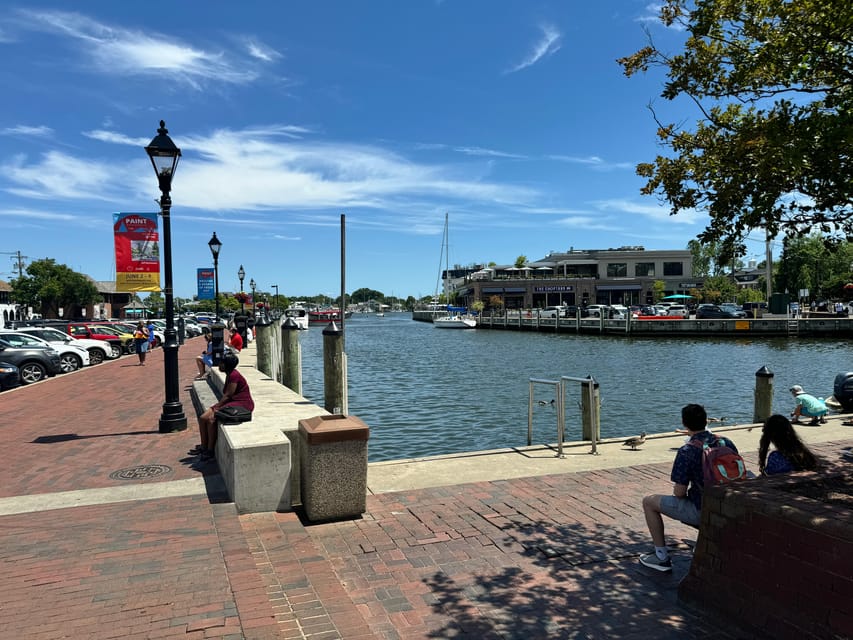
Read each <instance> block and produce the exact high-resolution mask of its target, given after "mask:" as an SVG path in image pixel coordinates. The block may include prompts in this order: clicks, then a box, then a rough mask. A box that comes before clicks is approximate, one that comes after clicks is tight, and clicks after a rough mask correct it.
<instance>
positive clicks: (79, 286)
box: [11, 258, 100, 318]
mask: <svg viewBox="0 0 853 640" xmlns="http://www.w3.org/2000/svg"><path fill="white" fill-rule="evenodd" d="M11 285H12V297H13V299H14V300H16V301H17V302H19V303H20V304H23V305H26V306H32V307H33V308H35V309H39V311H40V313H41V314H42V315H43V316H44V317H45V318H54V317H59V310H60V309H62V310H63V314H64V315H66V316H71V315H72V314H73V313H74V310H75V308H76V307H85V306H86V305H88V304H91V303H93V302H97V301H98V300H100V296H99V295H98V288H97V287H96V286H95V283H94V282H92V281H91V280H89V279H88V278H87V277H86V276H84V275H82V274H80V273H77V272H76V271H72V270H71V268H69V267H67V266H66V265H64V264H57V263H56V260H54V259H52V258H45V259H43V260H33V261H32V262H31V263H30V264H29V266H28V267H27V275H25V276H22V277H20V278H15V279H14V280H12V282H11Z"/></svg>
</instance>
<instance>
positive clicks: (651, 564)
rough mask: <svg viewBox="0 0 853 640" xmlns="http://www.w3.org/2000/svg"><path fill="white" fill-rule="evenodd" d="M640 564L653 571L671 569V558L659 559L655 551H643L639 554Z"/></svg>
mask: <svg viewBox="0 0 853 640" xmlns="http://www.w3.org/2000/svg"><path fill="white" fill-rule="evenodd" d="M640 564H641V565H643V566H644V567H648V568H649V569H654V570H655V571H672V560H671V559H670V558H667V559H666V560H661V559H660V558H658V556H657V554H656V553H644V554H643V555H641V556H640Z"/></svg>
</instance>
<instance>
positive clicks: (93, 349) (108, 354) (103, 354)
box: [15, 327, 121, 364]
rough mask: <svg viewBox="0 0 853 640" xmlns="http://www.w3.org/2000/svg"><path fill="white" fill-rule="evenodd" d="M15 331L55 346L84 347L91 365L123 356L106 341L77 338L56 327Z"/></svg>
mask: <svg viewBox="0 0 853 640" xmlns="http://www.w3.org/2000/svg"><path fill="white" fill-rule="evenodd" d="M15 331H17V332H18V333H27V334H30V335H33V336H35V337H36V338H41V339H42V340H46V341H47V342H49V343H50V344H52V345H54V346H61V345H63V344H68V345H72V346H75V347H83V348H84V349H85V350H86V351H88V352H89V363H90V364H101V363H102V362H103V361H104V360H112V359H114V358H118V357H119V356H120V355H121V351H118V350H116V351H114V350H113V348H112V345H110V343H109V342H106V341H105V340H91V339H89V338H75V337H74V336H69V335H68V334H67V333H65V332H64V331H61V330H59V329H56V328H54V327H20V328H19V329H15Z"/></svg>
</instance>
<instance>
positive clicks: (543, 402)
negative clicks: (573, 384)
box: [539, 398, 556, 407]
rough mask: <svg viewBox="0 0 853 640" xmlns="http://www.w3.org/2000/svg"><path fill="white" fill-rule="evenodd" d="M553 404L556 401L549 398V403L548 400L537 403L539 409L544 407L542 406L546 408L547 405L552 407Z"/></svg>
mask: <svg viewBox="0 0 853 640" xmlns="http://www.w3.org/2000/svg"><path fill="white" fill-rule="evenodd" d="M554 402H556V400H554V399H553V398H551V401H550V402H549V401H548V400H540V401H539V406H540V407H544V406H547V405H549V404H550V405H552V406H553V404H554Z"/></svg>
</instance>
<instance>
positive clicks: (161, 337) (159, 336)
mask: <svg viewBox="0 0 853 640" xmlns="http://www.w3.org/2000/svg"><path fill="white" fill-rule="evenodd" d="M164 324H165V323H164ZM152 325H153V327H154V346H155V347H159V346H160V345H161V344H163V343H164V342H165V341H166V335H165V334H164V333H163V331H165V326H164V327H163V328H162V329H161V328H160V327H159V323H157V322H154V323H152ZM107 326H109V327H115V328H116V329H121V330H122V331H124V332H125V333H129V334H130V335H131V336H132V335H133V333H134V332H135V331H136V325H135V324H134V323H132V322H113V323H111V324H109V325H107ZM145 326H146V327H148V323H147V322H146V323H145Z"/></svg>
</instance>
